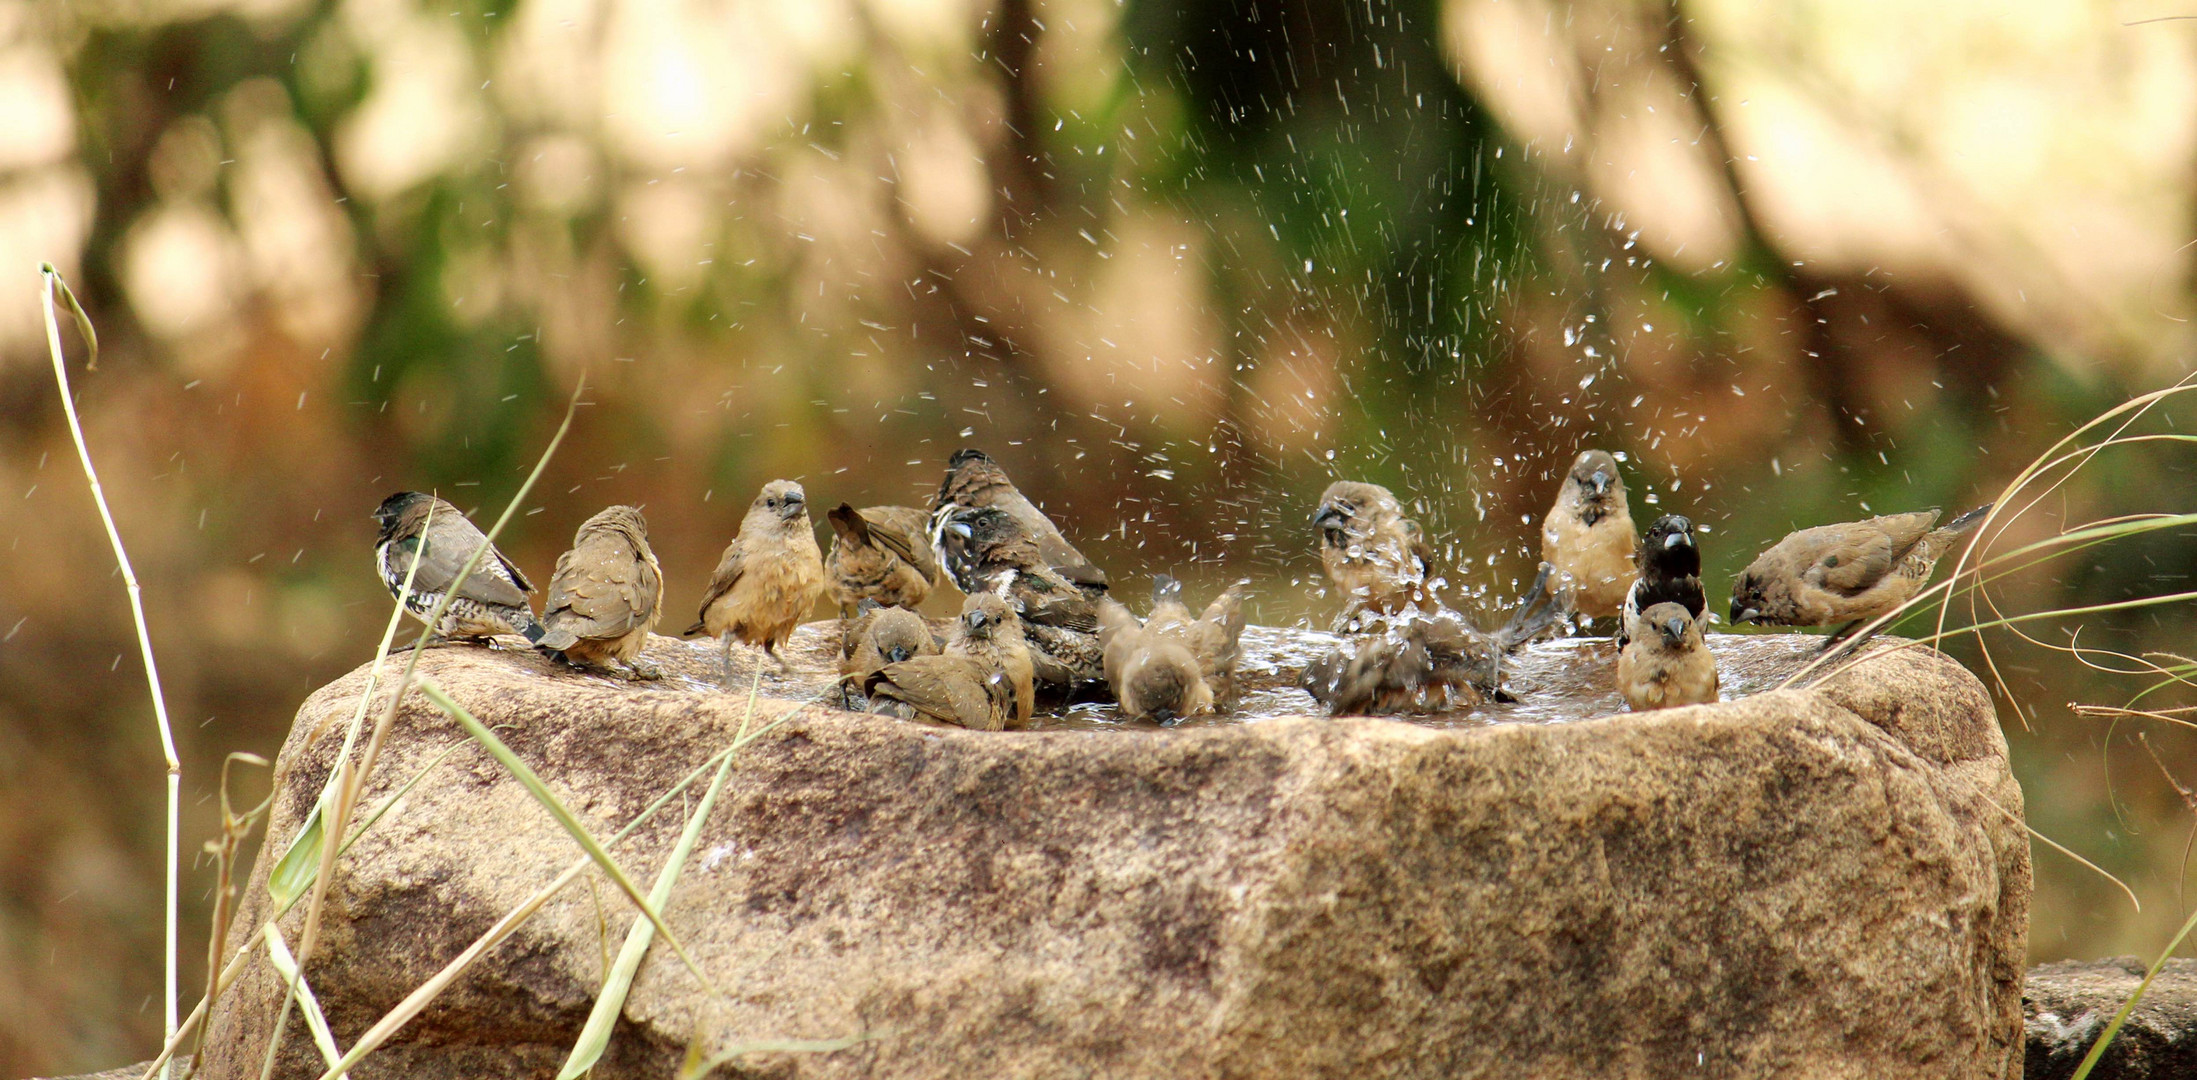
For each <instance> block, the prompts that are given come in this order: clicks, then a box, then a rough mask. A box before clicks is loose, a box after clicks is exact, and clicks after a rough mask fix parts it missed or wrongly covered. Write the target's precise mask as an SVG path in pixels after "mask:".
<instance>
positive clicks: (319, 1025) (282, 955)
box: [193, 923, 343, 1074]
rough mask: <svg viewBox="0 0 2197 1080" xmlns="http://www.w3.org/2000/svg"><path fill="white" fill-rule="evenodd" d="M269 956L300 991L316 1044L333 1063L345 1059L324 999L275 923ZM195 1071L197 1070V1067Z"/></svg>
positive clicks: (271, 927)
mask: <svg viewBox="0 0 2197 1080" xmlns="http://www.w3.org/2000/svg"><path fill="white" fill-rule="evenodd" d="M262 936H264V937H265V938H266V939H267V959H268V962H270V963H272V964H274V965H275V973H276V974H278V975H281V976H282V981H283V982H286V983H288V984H290V986H291V987H292V989H293V990H294V991H295V992H296V994H297V998H298V1006H299V1009H300V1011H302V1012H304V1014H305V1027H306V1030H308V1031H311V1032H312V1033H313V1045H315V1046H318V1047H320V1056H321V1059H322V1060H324V1061H326V1062H327V1063H328V1064H330V1065H334V1064H335V1063H336V1062H338V1061H341V1060H343V1049H342V1048H341V1047H339V1046H337V1045H336V1033H335V1032H333V1031H330V1030H329V1028H328V1018H327V1017H326V1016H324V1015H322V1014H321V1011H320V999H319V998H317V997H314V996H313V988H312V987H311V986H310V985H307V983H306V982H305V973H304V972H302V971H299V970H298V962H297V958H296V957H293V956H291V955H290V944H289V942H286V941H284V940H282V931H281V930H280V929H278V928H276V926H275V924H273V923H268V924H267V932H266V934H264V935H262ZM193 1072H194V1074H195V1072H196V1070H193Z"/></svg>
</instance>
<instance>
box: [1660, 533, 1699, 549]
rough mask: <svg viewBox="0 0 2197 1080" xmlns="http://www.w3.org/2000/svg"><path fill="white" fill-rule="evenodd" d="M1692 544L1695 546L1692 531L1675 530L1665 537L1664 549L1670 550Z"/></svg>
mask: <svg viewBox="0 0 2197 1080" xmlns="http://www.w3.org/2000/svg"><path fill="white" fill-rule="evenodd" d="M1692 546H1694V538H1693V534H1691V533H1683V532H1674V533H1672V534H1671V535H1669V536H1666V537H1664V538H1663V550H1665V551H1669V550H1670V549H1672V548H1674V547H1692Z"/></svg>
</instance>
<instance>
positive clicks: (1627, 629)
mask: <svg viewBox="0 0 2197 1080" xmlns="http://www.w3.org/2000/svg"><path fill="white" fill-rule="evenodd" d="M1639 559H1640V576H1639V578H1638V579H1637V580H1635V581H1634V582H1633V586H1632V588H1630V589H1628V590H1626V592H1625V606H1624V611H1623V612H1622V613H1621V615H1620V616H1619V618H1620V621H1619V625H1618V627H1617V644H1618V647H1619V648H1623V647H1624V645H1625V642H1626V641H1628V640H1630V636H1631V634H1632V622H1633V619H1634V617H1636V616H1638V615H1639V614H1640V613H1641V612H1642V611H1645V610H1647V609H1648V608H1651V607H1654V606H1655V605H1657V604H1663V603H1671V604H1678V605H1681V606H1683V607H1684V608H1685V609H1686V616H1687V617H1688V618H1691V619H1699V618H1701V613H1702V612H1704V611H1707V610H1708V609H1709V595H1708V593H1706V592H1704V591H1703V590H1702V588H1701V545H1700V544H1699V543H1698V542H1696V541H1695V539H1694V523H1693V521H1692V520H1691V519H1689V518H1687V517H1686V516H1685V515H1683V514H1665V515H1663V516H1662V517H1659V518H1657V519H1655V521H1654V523H1653V524H1650V525H1649V526H1648V532H1647V535H1646V536H1644V537H1642V538H1641V541H1640V555H1639Z"/></svg>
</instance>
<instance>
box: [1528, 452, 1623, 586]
mask: <svg viewBox="0 0 2197 1080" xmlns="http://www.w3.org/2000/svg"><path fill="white" fill-rule="evenodd" d="M1541 558H1542V559H1543V560H1544V561H1546V562H1547V563H1548V564H1549V565H1550V566H1551V567H1554V568H1555V571H1556V574H1555V585H1554V591H1555V593H1556V596H1557V602H1558V603H1559V604H1560V605H1562V606H1563V608H1564V609H1565V610H1566V611H1568V612H1570V613H1571V614H1573V615H1576V616H1578V617H1580V618H1582V619H1603V618H1608V617H1610V616H1612V615H1616V614H1618V613H1619V612H1620V611H1621V610H1622V609H1623V607H1624V603H1625V593H1626V592H1627V591H1628V590H1629V589H1631V588H1632V583H1633V581H1634V579H1635V577H1636V576H1637V574H1638V570H1637V568H1636V567H1634V565H1633V523H1632V509H1631V507H1629V506H1628V505H1627V504H1626V502H1625V481H1624V478H1623V477H1621V476H1619V475H1618V472H1617V459H1616V458H1614V457H1612V456H1610V455H1609V454H1608V453H1606V452H1604V451H1601V450H1585V451H1581V452H1580V454H1579V457H1578V458H1576V459H1575V460H1573V461H1572V464H1571V471H1570V472H1568V473H1566V474H1565V475H1564V483H1563V485H1562V486H1560V487H1559V488H1557V490H1556V502H1555V503H1554V504H1553V505H1551V506H1550V507H1549V512H1548V516H1546V517H1544V518H1543V519H1542V520H1541Z"/></svg>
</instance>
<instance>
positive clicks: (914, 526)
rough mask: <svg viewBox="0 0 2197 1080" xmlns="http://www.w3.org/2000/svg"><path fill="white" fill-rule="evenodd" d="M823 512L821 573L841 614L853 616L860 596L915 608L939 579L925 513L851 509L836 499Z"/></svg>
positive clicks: (901, 508)
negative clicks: (828, 533) (826, 533)
mask: <svg viewBox="0 0 2197 1080" xmlns="http://www.w3.org/2000/svg"><path fill="white" fill-rule="evenodd" d="M824 517H825V518H826V519H828V520H829V521H830V522H831V527H832V546H831V553H830V554H829V555H826V556H825V557H824V575H825V577H826V578H827V579H828V580H829V582H830V583H831V592H832V598H833V599H835V600H837V601H838V602H839V617H840V618H842V619H845V618H851V617H853V616H854V615H855V613H856V612H855V608H856V605H858V604H860V603H861V602H862V601H864V600H874V601H876V602H878V603H880V604H884V605H886V606H887V607H904V608H913V607H916V606H918V605H920V604H922V603H923V598H924V597H926V596H929V595H930V594H931V588H932V587H933V586H935V585H937V584H938V555H937V553H935V552H933V551H932V550H931V545H930V537H929V528H930V515H929V514H926V513H924V512H923V511H922V510H919V509H917V508H915V507H913V506H871V507H865V508H864V509H861V510H856V509H855V508H854V507H852V506H850V505H848V504H846V503H840V504H839V505H838V506H836V507H834V508H832V509H831V510H830V511H829V512H827V513H825V515H824Z"/></svg>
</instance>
